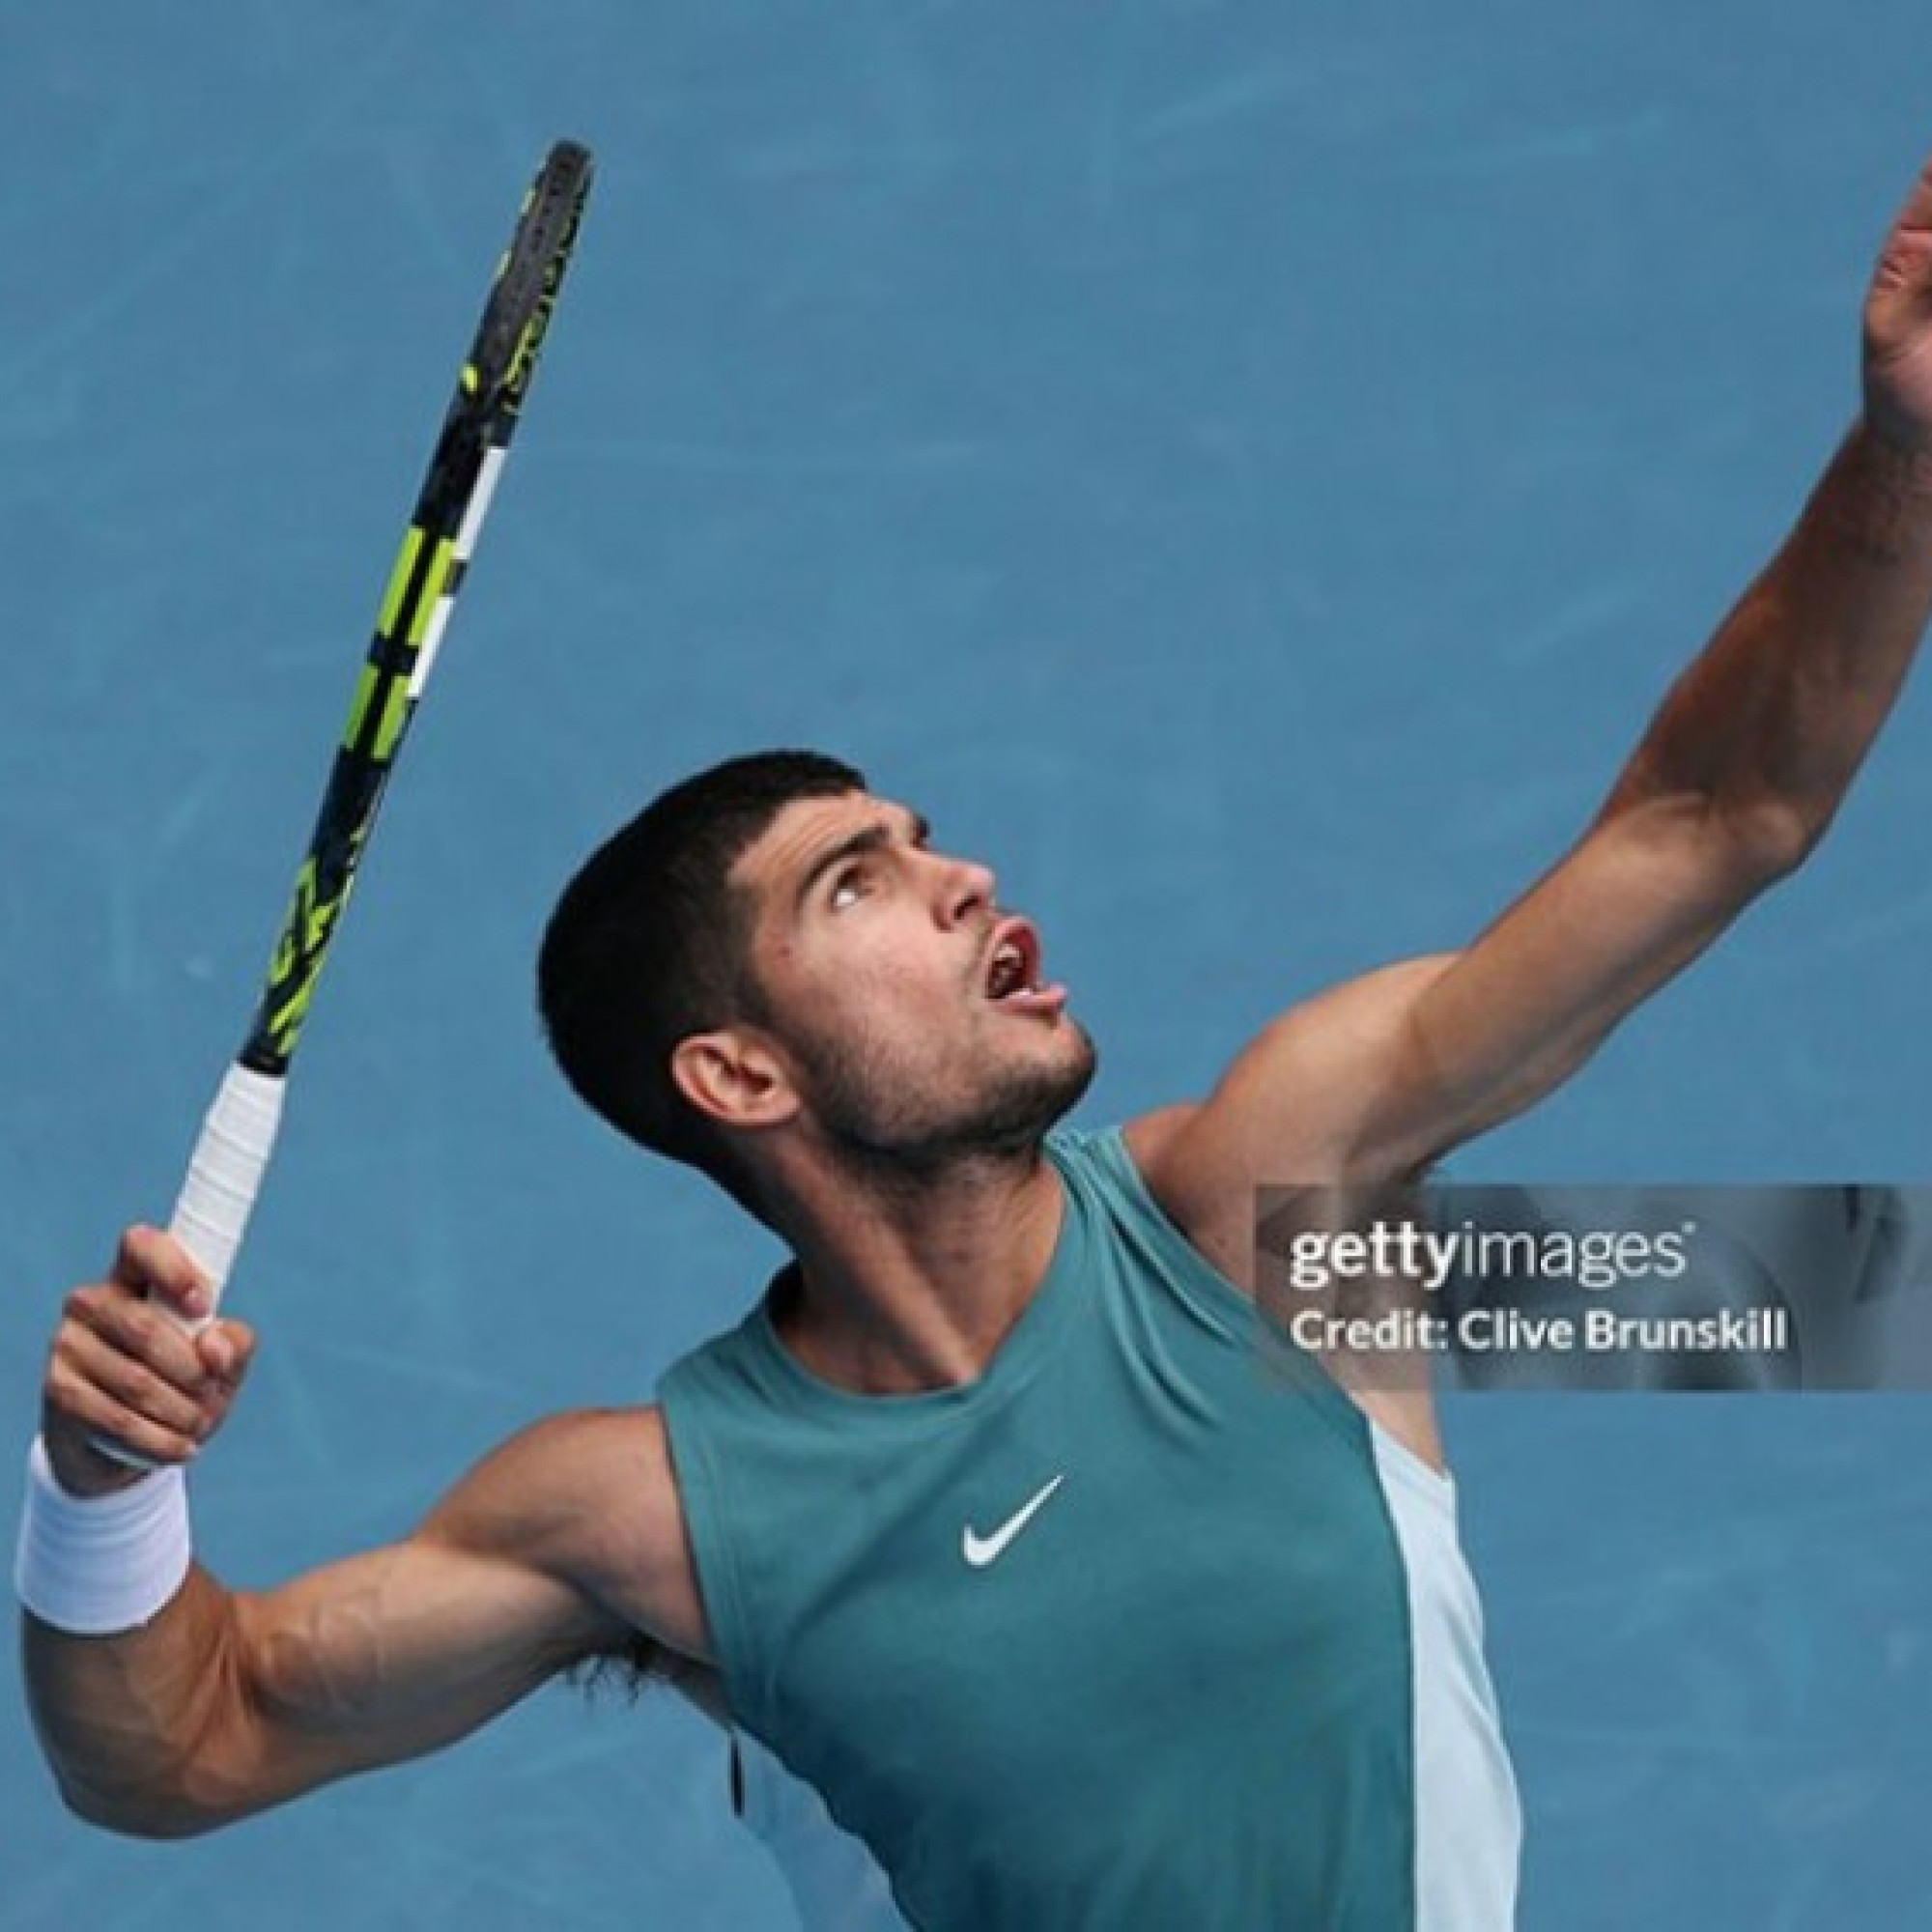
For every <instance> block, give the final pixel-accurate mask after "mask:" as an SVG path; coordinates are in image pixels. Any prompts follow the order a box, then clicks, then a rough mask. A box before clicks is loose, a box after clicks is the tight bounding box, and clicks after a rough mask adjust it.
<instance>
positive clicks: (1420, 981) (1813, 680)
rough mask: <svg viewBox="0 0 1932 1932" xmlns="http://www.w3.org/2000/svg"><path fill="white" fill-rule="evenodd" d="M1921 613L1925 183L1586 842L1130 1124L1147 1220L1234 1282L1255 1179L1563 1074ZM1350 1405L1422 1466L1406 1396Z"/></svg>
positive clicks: (1792, 851)
mask: <svg viewBox="0 0 1932 1932" xmlns="http://www.w3.org/2000/svg"><path fill="white" fill-rule="evenodd" d="M1928 611H1932V166H1928V168H1927V169H1926V171H1925V172H1924V173H1923V174H1921V176H1920V177H1919V179H1918V183H1917V185H1916V186H1915V188H1914V190H1913V193H1912V195H1911V196H1910V198H1909V199H1908V201H1907V203H1906V206H1905V208H1904V210H1903V211H1902V213H1900V215H1899V217H1898V219H1897V221H1896V222H1895V223H1894V225H1893V227H1892V229H1891V231H1890V233H1889V236H1888V237H1887V240H1886V242H1885V246H1884V249H1883V251H1882V253H1881V256H1880V260H1879V265H1878V268H1877V270H1876V272H1875V274H1874V277H1873V281H1872V286H1871V289H1870V291H1869V292H1868V295H1867V298H1866V303H1865V310H1864V407H1863V410H1862V412H1861V416H1860V418H1859V420H1858V421H1857V423H1856V424H1855V425H1854V426H1853V428H1852V430H1851V432H1850V433H1849V435H1848V436H1847V437H1846V439H1845V440H1844V442H1843V444H1842V445H1841V446H1840V448H1839V449H1838V451H1837V453H1836V454H1835V456H1834V457H1833V460H1832V462H1831V464H1830V465H1829V467H1828V468H1827V469H1826V471H1825V473H1824V475H1823V477H1822V478H1821V479H1820V481H1819V483H1818V485H1817V487H1816V489H1815V491H1814V492H1813V494H1812V496H1811V497H1810V499H1809V501H1808V502H1807V503H1806V505H1805V507H1804V512H1803V514H1802V515H1801V517H1800V518H1799V520H1798V523H1797V525H1796V526H1795V528H1794V529H1793V530H1792V533H1791V535H1790V537H1789V538H1788V539H1787V540H1786V542H1785V543H1784V545H1783V546H1782V548H1781V549H1780V550H1779V551H1778V553H1777V554H1776V556H1775V557H1774V558H1773V559H1772V561H1771V562H1770V564H1769V565H1768V566H1767V567H1766V569H1765V570H1764V572H1763V573H1762V575H1760V576H1759V577H1758V579H1757V580H1756V581H1755V582H1753V583H1752V584H1751V585H1750V587H1749V588H1748V589H1747V591H1746V593H1745V595H1744V596H1743V598H1742V599H1741V600H1740V601H1739V603H1738V605H1737V607H1736V608H1735V609H1734V610H1733V611H1731V612H1730V614H1729V615H1728V616H1727V617H1726V619H1725V620H1724V622H1723V623H1722V624H1721V625H1720V626H1719V630H1718V632H1717V634H1716V635H1715V637H1713V639H1711V641H1710V643H1709V644H1708V645H1707V646H1706V647H1705V649H1704V650H1703V652H1702V653H1701V654H1700V655H1699V656H1698V657H1697V658H1696V659H1695V660H1694V661H1693V662H1692V663H1691V664H1690V667H1689V668H1687V669H1686V671H1685V672H1684V673H1683V675H1682V676H1681V677H1680V678H1679V679H1678V680H1677V682H1676V684H1675V685H1674V687H1673V688H1672V689H1671V691H1670V693H1669V694H1668V696H1666V698H1665V699H1664V702H1663V704H1662V707H1661V708H1660V709H1659V711H1658V713H1657V715H1656V716H1655V718H1654V719H1653V720H1652V722H1651V724H1650V725H1649V727H1648V729H1647V730H1646V731H1645V733H1644V734H1643V737H1642V739H1641V740H1640V742H1639V743H1638V745H1637V747H1636V749H1635V751H1634V753H1633V754H1632V756H1631V758H1630V759H1629V761H1628V763H1627V764H1626V766H1625V767H1624V770H1623V772H1622V774H1621V775H1620V776H1619V778H1618V779H1617V781H1616V782H1615V784H1614V785H1613V787H1612V788H1611V791H1610V793H1609V795H1608V797H1607V799H1606V800H1605V804H1604V806H1603V807H1602V809H1601V810H1600V811H1599V812H1598V814H1597V816H1596V818H1595V819H1594V821H1593V822H1592V823H1591V825H1590V826H1589V828H1588V829H1587V830H1586V831H1585V833H1584V835H1583V837H1582V838H1580V840H1579V841H1578V842H1577V845H1576V846H1575V847H1574V848H1573V849H1572V850H1571V852H1570V853H1569V854H1568V856H1567V857H1565V858H1564V859H1563V860H1562V861H1561V862H1560V863H1559V864H1557V865H1556V866H1555V867H1553V868H1552V869H1551V870H1550V871H1549V872H1548V874H1546V875H1545V877H1544V878H1543V879H1542V880H1540V881H1539V882H1538V883H1537V884H1536V885H1534V886H1533V887H1531V889H1530V890H1529V891H1528V892H1527V893H1526V894H1524V895H1523V896H1522V897H1521V898H1520V899H1519V900H1518V901H1517V902H1516V903H1515V904H1514V905H1513V906H1511V907H1510V908H1509V910H1508V911H1506V912H1505V913H1504V914H1503V915H1502V916H1501V917H1500V918H1499V919H1498V920H1496V921H1495V923H1493V924H1492V925H1491V926H1490V927H1489V928H1488V930H1486V931H1485V932H1483V933H1482V934H1481V935H1480V936H1479V937H1478V938H1477V939H1476V940H1474V941H1473V942H1472V943H1471V944H1470V945H1469V946H1468V947H1467V948H1466V950H1464V951H1463V952H1459V953H1450V954H1443V955H1440V956H1437V957H1435V958H1430V959H1421V960H1413V961H1409V962H1407V963H1406V964H1404V965H1401V966H1396V967H1391V968H1387V969H1384V970H1383V971H1381V972H1378V973H1374V974H1370V975H1368V976H1366V977H1364V978H1363V979H1360V980H1355V981H1353V982H1351V983H1350V984H1348V985H1345V986H1342V987H1339V988H1337V989H1335V990H1334V991H1331V992H1329V993H1326V994H1323V995H1321V997H1320V998H1319V999H1316V1000H1312V1001H1310V1002H1308V1003H1306V1004H1305V1005H1303V1006H1300V1007H1298V1008H1295V1009H1293V1010H1291V1011H1290V1012H1288V1013H1286V1014H1285V1015H1283V1016H1282V1018H1280V1019H1279V1020H1277V1021H1275V1022H1274V1023H1273V1024H1272V1025H1271V1026H1269V1027H1268V1028H1267V1029H1266V1030H1265V1031H1264V1033H1263V1034H1262V1035H1261V1036H1260V1037H1258V1038H1257V1039H1256V1040H1255V1041H1254V1042H1253V1043H1252V1044H1251V1045H1250V1046H1249V1047H1248V1048H1247V1049H1246V1050H1245V1051H1244V1052H1243V1053H1242V1054H1241V1055H1240V1056H1239V1057H1238V1058H1237V1059H1236V1062H1235V1064H1234V1065H1232V1066H1231V1067H1230V1069H1229V1070H1228V1073H1227V1074H1226V1076H1225V1077H1224V1078H1223V1080H1222V1081H1221V1083H1220V1084H1219V1086H1218V1087H1217V1088H1216V1090H1215V1092H1214V1093H1213V1094H1212V1095H1211V1096H1210V1097H1209V1098H1208V1100H1207V1101H1206V1102H1205V1103H1203V1104H1202V1105H1201V1106H1199V1107H1196V1108H1191V1109H1186V1110H1178V1111H1176V1112H1173V1113H1170V1114H1169V1115H1166V1116H1160V1117H1154V1118H1153V1119H1151V1121H1150V1122H1145V1123H1141V1124H1140V1126H1139V1128H1138V1133H1137V1138H1136V1143H1135V1146H1136V1154H1137V1157H1138V1158H1139V1159H1140V1160H1141V1163H1142V1168H1143V1172H1144V1173H1145V1174H1146V1175H1147V1178H1148V1180H1149V1183H1150V1185H1151V1187H1152V1188H1153V1190H1154V1192H1155V1193H1156V1195H1157V1196H1159V1198H1160V1199H1161V1200H1162V1202H1163V1204H1164V1205H1165V1206H1166V1207H1167V1208H1168V1210H1169V1212H1170V1213H1171V1214H1173V1215H1174V1217H1175V1218H1176V1219H1177V1220H1178V1221H1179V1223H1180V1225H1181V1226H1182V1227H1183V1228H1184V1229H1186V1230H1187V1232H1188V1233H1189V1234H1190V1236H1192V1237H1193V1238H1194V1239H1195V1240H1196V1242H1197V1243H1198V1244H1199V1245H1200V1246H1201V1247H1202V1248H1203V1249H1204V1250H1205V1251H1206V1252H1208V1254H1209V1256H1210V1257H1211V1258H1213V1259H1214V1260H1216V1261H1217V1262H1218V1263H1219V1264H1220V1265H1221V1266H1222V1267H1223V1268H1224V1270H1226V1271H1227V1272H1229V1273H1230V1274H1233V1275H1235V1276H1236V1278H1237V1279H1238V1278H1242V1277H1244V1276H1245V1275H1246V1274H1247V1273H1248V1272H1249V1270H1250V1269H1251V1267H1252V1254H1251V1248H1252V1237H1253V1225H1252V1222H1253V1213H1254V1189H1255V1188H1256V1187H1257V1186H1258V1185H1261V1184H1264V1183H1266V1182H1270V1181H1276V1182H1288V1183H1301V1184H1310V1183H1333V1182H1341V1181H1350V1182H1352V1183H1358V1184H1369V1185H1373V1184H1375V1183H1377V1182H1379V1181H1384V1180H1391V1179H1400V1178H1401V1177H1404V1176H1409V1175H1413V1174H1416V1173H1418V1172H1420V1171H1422V1170H1423V1169H1425V1168H1426V1167H1427V1166H1428V1164H1429V1163H1430V1162H1432V1161H1434V1160H1435V1159H1436V1158H1438V1157H1439V1156H1440V1155H1441V1154H1442V1153H1444V1152H1445V1151H1448V1150H1449V1149H1451V1148H1453V1147H1455V1146H1457V1145H1459V1144H1461V1143H1462V1142H1463V1141H1466V1140H1468V1139H1470V1138H1471V1137H1472V1136H1474V1135H1477V1134H1480V1133H1482V1132H1483V1131H1485V1130H1486V1129H1488V1128H1490V1127H1492V1126H1493V1125H1495V1124H1496V1123H1497V1122H1501V1121H1503V1120H1506V1119H1508V1118H1509V1117H1510V1116H1512V1115H1514V1114H1516V1113H1518V1112H1520V1111H1521V1110H1522V1109H1523V1108H1525V1107H1528V1106H1530V1105H1532V1104H1533V1103H1534V1102H1536V1101H1537V1100H1538V1099H1540V1098H1542V1097H1543V1096H1544V1095H1545V1094H1548V1092H1549V1091H1550V1090H1551V1089H1552V1088H1554V1087H1555V1086H1557V1085H1558V1084H1559V1083H1560V1082H1562V1081H1563V1080H1565V1079H1567V1078H1568V1077H1569V1076H1570V1074H1572V1073H1573V1072H1575V1071H1576V1070H1577V1067H1579V1066H1580V1065H1582V1064H1583V1063H1584V1061H1585V1060H1587V1059H1588V1058H1589V1056H1590V1055H1591V1053H1592V1052H1594V1051H1595V1049H1596V1048H1597V1047H1598V1046H1599V1045H1600V1044H1601V1043H1602V1041H1603V1040H1604V1039H1605V1037H1606V1036H1607V1035H1608V1034H1609V1032H1610V1031H1611V1030H1612V1029H1613V1028H1614V1027H1615V1026H1616V1025H1617V1023H1618V1022H1619V1021H1620V1020H1622V1019H1623V1018H1624V1017H1625V1016H1626V1015H1627V1014H1628V1013H1630V1012H1631V1011H1632V1010H1633V1009H1634V1008H1635V1007H1636V1006H1637V1005H1638V1004H1639V1003H1640V1002H1641V1001H1643V1000H1644V999H1645V998H1646V997H1648V996H1649V995H1650V994H1651V993H1652V992H1654V991H1655V990H1656V989H1657V988H1658V987H1659V986H1661V985H1662V984H1663V983H1664V982H1665V981H1666V980H1669V979H1670V978H1671V977H1672V976H1673V975H1675V974H1676V973H1678V972H1680V971H1681V970H1682V969H1683V968H1684V967H1685V966H1686V965H1688V964H1689V963H1690V961H1691V960H1692V959H1694V958H1695V957H1696V956H1697V955H1698V954H1699V953H1700V952H1703V950H1704V949H1705V948H1706V947H1707V946H1709V945H1710V944H1711V943H1712V941H1713V940H1715V939H1716V938H1717V937H1718V935H1719V933H1721V932H1722V931H1723V930H1724V929H1725V928H1726V927H1727V926H1728V925H1729V924H1730V923H1731V922H1732V921H1733V920H1734V919H1735V918H1736V917H1737V916H1738V914H1739V913H1740V912H1741V911H1742V910H1743V909H1744V908H1745V907H1746V906H1747V904H1748V903H1749V902H1750V901H1751V899H1752V898H1753V897H1755V896H1756V895H1757V894H1758V893H1760V892H1762V891H1763V890H1764V889H1765V888H1766V887H1767V886H1769V885H1771V884H1772V883H1773V882H1774V881H1776V880H1777V879H1778V878H1780V877H1782V876H1783V875H1784V874H1785V873H1787V872H1788V871H1790V870H1791V869H1792V868H1793V867H1795V866H1797V865H1798V864H1799V863H1800V862H1801V861H1802V860H1803V859H1804V857H1805V855H1806V854H1808V853H1809V852H1810V850H1811V849H1812V847H1813V846H1814V845H1815V844H1816V843H1817V841H1818V840H1819V839H1820V838H1822V837H1823V835H1824V833H1825V831H1826V828H1827V827H1828V826H1829V825H1830V823H1831V821H1832V818H1833V815H1834V814H1835V812H1836V810H1837V809H1838V806H1839V804H1840V802H1841V801H1842V800H1843V798H1844V796H1845V793H1846V791H1847V789H1848V788H1849V786H1850V784H1851V782H1852V780H1853V778H1854V776H1855V774H1856V773H1857V771H1858V769H1859V766H1860V764H1861V762H1862V760H1863V758H1864V756H1865V753H1866V752H1867V751H1868V750H1869V748H1870V746H1871V744H1872V741H1873V739H1874V738H1875V737H1876V735H1877V733H1878V730H1879V728H1880V726H1881V725H1882V724H1883V723H1884V721H1885V718H1886V716H1887V715H1888V713H1889V711H1890V709H1891V706H1892V704H1893V701H1894V700H1895V698H1896V697H1897V695H1898V692H1899V690H1900V687H1901V686H1902V684H1903V682H1904V679H1905V676H1906V673H1907V670H1908V669H1909V668H1910V666H1911V663H1912V660H1913V657H1914V655H1915V653H1916V651H1917V648H1918V642H1919V639H1920V638H1921V636H1922V634H1923V632H1924V629H1925V625H1926V620H1927V614H1928ZM1366 1406H1372V1407H1379V1408H1380V1409H1381V1410H1383V1411H1384V1413H1385V1419H1392V1421H1393V1423H1394V1424H1395V1426H1397V1427H1398V1433H1399V1434H1402V1435H1404V1437H1405V1439H1406V1440H1407V1441H1408V1442H1409V1444H1410V1446H1411V1447H1414V1448H1417V1449H1418V1450H1419V1451H1420V1452H1421V1453H1424V1454H1431V1453H1433V1448H1434V1441H1435V1437H1434V1425H1433V1421H1432V1420H1431V1419H1430V1417H1429V1413H1428V1402H1427V1396H1426V1393H1424V1394H1422V1395H1420V1396H1418V1397H1417V1398H1415V1399H1413V1400H1410V1401H1397V1402H1394V1403H1392V1404H1391V1403H1383V1404H1379V1405H1378V1404H1373V1403H1371V1404H1367V1405H1366Z"/></svg>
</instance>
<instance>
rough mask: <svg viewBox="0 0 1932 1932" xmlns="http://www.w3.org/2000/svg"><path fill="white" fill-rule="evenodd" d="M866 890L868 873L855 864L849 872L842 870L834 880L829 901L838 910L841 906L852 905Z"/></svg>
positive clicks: (834, 909)
mask: <svg viewBox="0 0 1932 1932" xmlns="http://www.w3.org/2000/svg"><path fill="white" fill-rule="evenodd" d="M865 891H866V875H865V873H864V872H862V871H861V870H860V869H859V867H856V866H855V867H853V868H852V869H851V870H850V871H849V872H840V873H839V874H838V877H837V878H836V879H834V880H833V882H832V892H831V895H830V896H829V899H828V903H829V904H830V905H831V907H832V910H833V911H834V912H837V911H838V909H839V908H840V907H841V906H848V905H851V904H853V903H854V902H855V901H856V900H858V899H860V898H862V897H864V895H865Z"/></svg>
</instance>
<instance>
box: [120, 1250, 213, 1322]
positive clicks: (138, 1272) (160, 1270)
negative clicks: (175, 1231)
mask: <svg viewBox="0 0 1932 1932" xmlns="http://www.w3.org/2000/svg"><path fill="white" fill-rule="evenodd" d="M108 1279H109V1280H110V1281H113V1282H115V1283H117V1284H119V1285H120V1286H121V1287H123V1288H129V1289H132V1290H134V1291H135V1293H141V1294H152V1295H154V1296H155V1297H156V1299H157V1300H158V1301H159V1302H160V1303H161V1304H162V1305H163V1306H164V1307H166V1308H170V1309H172V1310H174V1312H175V1313H176V1314H177V1315H179V1316H180V1317H181V1318H182V1319H183V1320H184V1321H200V1320H201V1319H202V1318H203V1317H204V1316H205V1315H207V1314H208V1312H209V1310H210V1309H211V1308H213V1305H214V1304H213V1299H212V1298H211V1296H210V1294H209V1293H208V1284H207V1282H206V1281H205V1280H204V1279H203V1278H202V1273H201V1270H200V1269H199V1268H198V1267H196V1266H195V1264H194V1257H193V1256H192V1255H190V1254H189V1253H188V1251H187V1250H186V1249H185V1247H183V1246H182V1244H181V1243H180V1242H179V1241H178V1240H176V1239H175V1237H174V1236H172V1235H169V1234H165V1233H163V1232H162V1231H161V1230H160V1229H159V1228H142V1227H134V1228H129V1229H128V1231H127V1233H126V1234H124V1235H123V1236H121V1244H120V1246H119V1247H117V1248H116V1249H115V1251H114V1265H113V1268H112V1270H111V1271H110V1273H109V1276H108Z"/></svg>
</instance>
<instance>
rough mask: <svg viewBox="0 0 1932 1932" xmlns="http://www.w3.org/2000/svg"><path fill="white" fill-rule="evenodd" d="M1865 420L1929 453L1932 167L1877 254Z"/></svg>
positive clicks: (1869, 299)
mask: <svg viewBox="0 0 1932 1932" xmlns="http://www.w3.org/2000/svg"><path fill="white" fill-rule="evenodd" d="M1864 386H1865V415H1866V418H1867V420H1868V421H1869V422H1870V423H1871V425H1872V427H1873V428H1874V429H1876V430H1878V431H1879V432H1880V433H1881V434H1882V435H1884V436H1885V437H1887V438H1888V439H1889V440H1891V441H1892V442H1894V443H1898V444H1901V445H1902V446H1904V447H1905V448H1908V449H1910V450H1912V451H1914V452H1932V161H1928V162H1927V163H1926V165H1925V167H1924V168H1923V169H1922V170H1921V171H1920V173H1919V176H1918V181H1917V182H1916V183H1915V184H1914V185H1913V188H1912V192H1911V193H1910V194H1909V195H1908V196H1907V197H1906V201H1905V206H1904V207H1903V208H1902V209H1900V210H1899V212H1898V215H1897V218H1896V219H1895V220H1894V221H1893V222H1892V225H1891V228H1890V231H1889V233H1888V234H1887V236H1886V238H1885V243H1884V245H1883V246H1882V247H1881V248H1880V250H1879V257H1878V266H1877V268H1876V269H1875V270H1873V272H1872V280H1871V287H1870V290H1869V292H1868V293H1867V295H1866V298H1865V312H1864Z"/></svg>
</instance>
